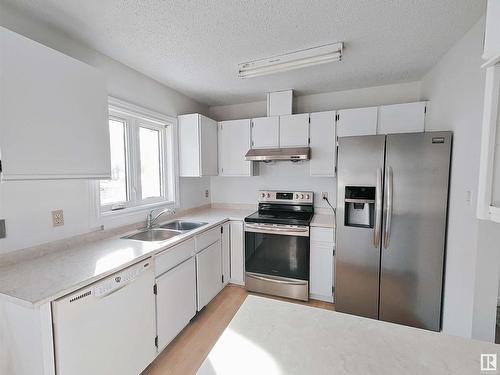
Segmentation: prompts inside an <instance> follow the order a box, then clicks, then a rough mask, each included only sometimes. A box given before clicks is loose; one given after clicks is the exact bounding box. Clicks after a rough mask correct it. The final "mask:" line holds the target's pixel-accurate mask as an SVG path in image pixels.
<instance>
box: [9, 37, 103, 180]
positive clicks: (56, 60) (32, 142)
mask: <svg viewBox="0 0 500 375" xmlns="http://www.w3.org/2000/svg"><path fill="white" fill-rule="evenodd" d="M0 72H1V74H0V154H1V159H2V169H3V173H2V178H3V179H4V180H26V179H59V178H110V177H111V161H110V145H109V127H108V97H107V90H106V85H105V78H104V76H103V75H102V74H101V73H100V72H99V71H98V70H97V69H95V68H93V67H91V66H89V65H87V64H84V63H82V62H80V61H78V60H75V59H73V58H71V57H69V56H66V55H64V54H62V53H60V52H58V51H55V50H53V49H51V48H48V47H46V46H44V45H42V44H39V43H37V42H35V41H33V40H31V39H28V38H25V37H23V36H21V35H19V34H16V33H14V32H12V31H9V30H7V29H5V28H2V27H0Z"/></svg>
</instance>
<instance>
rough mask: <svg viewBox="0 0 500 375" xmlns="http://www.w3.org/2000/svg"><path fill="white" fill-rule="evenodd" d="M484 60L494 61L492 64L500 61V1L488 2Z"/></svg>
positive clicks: (492, 0) (491, 0) (490, 0)
mask: <svg viewBox="0 0 500 375" xmlns="http://www.w3.org/2000/svg"><path fill="white" fill-rule="evenodd" d="M483 59H484V60H486V61H490V60H493V61H491V63H494V62H495V61H498V60H500V1H498V0H488V7H487V10H486V33H485V36H484V52H483Z"/></svg>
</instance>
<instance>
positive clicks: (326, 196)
mask: <svg viewBox="0 0 500 375" xmlns="http://www.w3.org/2000/svg"><path fill="white" fill-rule="evenodd" d="M325 198H326V199H328V192H326V191H324V192H322V193H321V199H325Z"/></svg>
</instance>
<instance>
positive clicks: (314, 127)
mask: <svg viewBox="0 0 500 375" xmlns="http://www.w3.org/2000/svg"><path fill="white" fill-rule="evenodd" d="M336 113H337V112H335V111H328V112H317V113H311V115H310V118H311V123H310V125H309V136H310V138H311V141H310V144H309V146H310V147H311V160H310V161H309V168H310V174H311V176H323V177H332V176H335V159H336V155H337V152H336V135H335V115H336Z"/></svg>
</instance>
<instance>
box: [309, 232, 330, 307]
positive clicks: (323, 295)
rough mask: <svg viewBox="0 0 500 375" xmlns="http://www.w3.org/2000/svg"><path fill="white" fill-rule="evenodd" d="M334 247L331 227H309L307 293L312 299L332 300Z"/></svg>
mask: <svg viewBox="0 0 500 375" xmlns="http://www.w3.org/2000/svg"><path fill="white" fill-rule="evenodd" d="M334 247H335V245H334V242H333V228H318V227H312V228H311V245H310V270H309V280H310V285H309V294H310V298H312V299H318V300H322V301H327V302H333V293H332V288H333V280H334V256H333V254H334Z"/></svg>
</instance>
